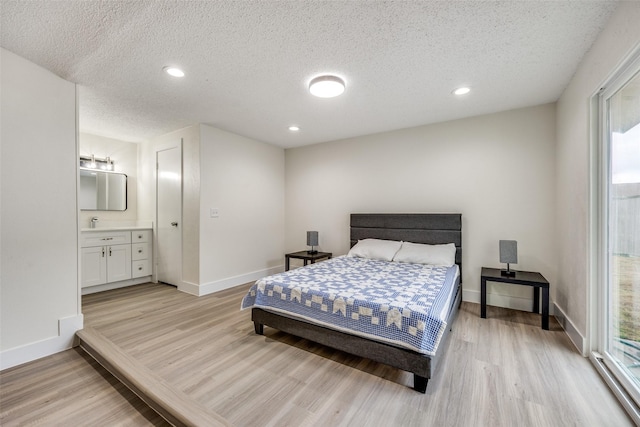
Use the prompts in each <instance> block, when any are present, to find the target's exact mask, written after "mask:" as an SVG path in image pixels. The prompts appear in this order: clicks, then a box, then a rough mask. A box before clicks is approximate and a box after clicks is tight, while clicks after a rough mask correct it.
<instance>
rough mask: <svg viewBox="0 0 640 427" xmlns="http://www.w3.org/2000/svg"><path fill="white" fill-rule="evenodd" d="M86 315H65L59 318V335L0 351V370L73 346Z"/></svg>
mask: <svg viewBox="0 0 640 427" xmlns="http://www.w3.org/2000/svg"><path fill="white" fill-rule="evenodd" d="M83 325H84V316H83V315H82V314H78V315H76V316H70V317H65V318H62V319H59V320H58V336H56V337H51V338H47V339H44V340H42V341H38V342H34V343H30V344H26V345H23V346H21V347H15V348H11V349H9V350H5V351H3V352H2V353H0V370H4V369H8V368H12V367H14V366H18V365H22V364H23V363H27V362H31V361H33V360H36V359H40V358H42V357H46V356H50V355H52V354H55V353H59V352H61V351H64V350H67V349H70V348H71V347H73V342H74V339H75V335H76V332H77V331H79V330H80V329H82V328H83Z"/></svg>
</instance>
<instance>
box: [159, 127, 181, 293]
mask: <svg viewBox="0 0 640 427" xmlns="http://www.w3.org/2000/svg"><path fill="white" fill-rule="evenodd" d="M183 142H184V141H183V138H177V140H176V141H168V142H164V143H161V144H158V145H156V146H154V147H153V215H154V221H153V277H152V280H153V282H154V283H158V153H159V152H160V151H167V150H171V149H173V148H178V150H179V151H180V222H181V223H182V222H183V217H184V212H183V209H184V206H183V205H184V203H183V197H184V178H183V174H184V164H183V158H184V153H183V149H182V147H183ZM183 229H184V224H181V226H180V283H177V284H176V285H177V286H178V289H181V288H182V287H183V286H184V283H183V281H182V273H183V271H182V256H183V252H184V245H183V242H182V237H183V236H182V234H183V233H182V230H183Z"/></svg>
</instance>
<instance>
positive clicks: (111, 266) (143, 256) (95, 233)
mask: <svg viewBox="0 0 640 427" xmlns="http://www.w3.org/2000/svg"><path fill="white" fill-rule="evenodd" d="M80 246H81V258H82V262H81V263H82V273H81V274H82V276H81V277H82V294H83V295H84V294H89V293H94V292H100V291H106V290H109V289H116V288H121V287H124V286H131V285H136V284H140V283H146V282H149V281H151V274H152V260H153V245H152V230H151V228H146V227H126V228H125V227H118V228H92V229H83V230H82V234H81V241H80Z"/></svg>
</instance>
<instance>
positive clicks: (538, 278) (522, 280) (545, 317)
mask: <svg viewBox="0 0 640 427" xmlns="http://www.w3.org/2000/svg"><path fill="white" fill-rule="evenodd" d="M500 271H501V270H500V269H499V268H487V267H482V273H481V275H480V317H482V318H483V319H485V318H486V317H487V280H488V281H490V282H501V283H512V284H514V285H526V286H533V312H534V313H538V312H539V310H540V291H539V290H538V288H539V289H541V290H542V329H546V330H549V281H548V280H547V279H545V278H544V276H543V275H542V274H540V273H536V272H533V271H516V272H515V273H516V275H515V276H503V275H502V274H501V273H500Z"/></svg>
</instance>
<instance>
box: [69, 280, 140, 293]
mask: <svg viewBox="0 0 640 427" xmlns="http://www.w3.org/2000/svg"><path fill="white" fill-rule="evenodd" d="M150 281H151V276H145V277H138V278H137V279H128V280H122V281H120V282H113V283H105V284H104V285H96V286H89V287H86V288H82V295H89V294H95V293H96V292H102V291H110V290H112V289H119V288H126V287H127V286H133V285H140V284H142V283H149V282H150Z"/></svg>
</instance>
